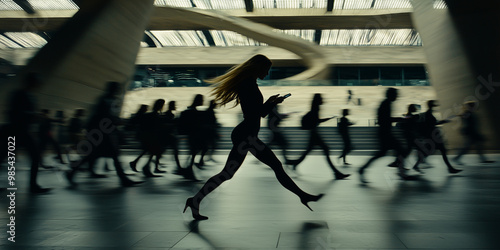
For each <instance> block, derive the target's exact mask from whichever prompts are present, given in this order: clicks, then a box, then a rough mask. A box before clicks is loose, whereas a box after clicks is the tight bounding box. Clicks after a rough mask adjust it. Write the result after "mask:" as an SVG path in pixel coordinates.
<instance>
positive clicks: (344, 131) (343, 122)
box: [338, 116, 353, 163]
mask: <svg viewBox="0 0 500 250" xmlns="http://www.w3.org/2000/svg"><path fill="white" fill-rule="evenodd" d="M352 125H353V123H352V122H350V121H349V119H347V117H345V116H343V117H342V118H340V122H339V124H338V130H339V134H340V136H341V137H342V141H343V142H344V150H343V151H342V154H341V155H340V156H339V158H344V163H345V157H346V156H347V154H349V152H351V150H352V143H351V136H350V135H349V126H352Z"/></svg>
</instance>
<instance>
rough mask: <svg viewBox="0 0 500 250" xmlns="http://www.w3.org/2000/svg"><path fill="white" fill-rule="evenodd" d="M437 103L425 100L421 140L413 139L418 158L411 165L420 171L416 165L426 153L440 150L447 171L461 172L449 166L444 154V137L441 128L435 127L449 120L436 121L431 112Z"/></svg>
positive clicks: (422, 159) (452, 172)
mask: <svg viewBox="0 0 500 250" xmlns="http://www.w3.org/2000/svg"><path fill="white" fill-rule="evenodd" d="M437 106H438V104H437V102H436V101H435V100H429V101H427V107H428V109H427V111H426V112H425V113H424V114H423V119H424V121H423V124H421V125H423V129H422V130H421V131H422V137H423V140H422V141H420V140H416V141H415V140H414V141H415V142H416V143H415V146H416V147H417V150H418V160H417V162H416V163H415V165H414V166H413V169H415V170H416V171H418V172H422V171H421V170H420V168H419V167H418V166H419V164H420V163H422V162H423V161H424V159H425V157H427V156H428V155H430V154H432V153H434V152H435V151H436V149H437V150H439V151H440V152H441V156H442V157H443V161H444V163H445V164H446V166H447V167H448V172H449V173H451V174H456V173H459V172H461V171H462V170H460V169H455V168H454V167H453V166H451V164H450V161H449V160H448V156H446V148H445V146H444V138H443V135H442V133H441V130H440V129H439V128H438V127H437V125H441V124H445V123H448V122H450V120H441V121H438V120H437V119H436V117H434V115H433V114H432V112H434V107H437Z"/></svg>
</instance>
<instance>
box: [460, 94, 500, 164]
mask: <svg viewBox="0 0 500 250" xmlns="http://www.w3.org/2000/svg"><path fill="white" fill-rule="evenodd" d="M478 105H479V103H477V102H474V101H469V102H465V103H464V104H463V106H462V109H463V111H462V114H460V118H461V119H462V128H461V130H460V132H461V133H462V135H463V136H464V138H465V140H464V146H463V147H462V149H461V150H460V151H459V152H458V155H457V156H455V158H453V160H454V161H455V162H456V163H457V164H460V165H461V164H463V163H462V162H460V158H462V156H463V155H464V154H465V153H467V151H469V150H470V149H471V147H472V146H476V150H477V154H478V155H479V160H480V161H481V163H494V161H490V160H488V159H486V157H485V156H484V154H483V142H484V136H483V135H481V133H480V132H479V122H478V118H477V116H476V114H475V112H476V110H477V108H478Z"/></svg>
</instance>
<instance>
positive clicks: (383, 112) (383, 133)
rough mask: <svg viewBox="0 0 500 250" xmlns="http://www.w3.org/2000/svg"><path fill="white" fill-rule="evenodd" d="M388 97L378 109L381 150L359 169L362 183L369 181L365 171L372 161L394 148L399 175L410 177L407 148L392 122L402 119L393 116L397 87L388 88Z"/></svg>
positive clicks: (386, 95) (405, 177)
mask: <svg viewBox="0 0 500 250" xmlns="http://www.w3.org/2000/svg"><path fill="white" fill-rule="evenodd" d="M385 97H386V99H385V100H384V101H382V103H381V104H380V107H379V108H378V111H377V119H378V124H379V128H378V131H377V137H378V140H379V147H380V149H379V151H378V152H377V153H376V154H375V155H374V156H373V157H372V158H370V160H368V162H366V164H365V165H363V166H362V167H361V168H360V169H359V171H358V172H359V179H360V181H361V182H362V183H368V181H367V180H366V179H365V176H364V173H365V171H366V169H367V168H368V167H369V166H370V165H371V163H372V162H373V161H375V160H377V159H378V158H380V157H382V156H385V155H386V154H387V151H389V150H390V149H394V150H395V151H396V155H397V159H396V161H397V164H396V165H397V167H398V169H399V176H400V177H401V178H403V179H410V177H409V176H407V175H406V169H405V168H404V164H403V163H404V159H405V158H406V156H407V153H408V152H407V150H405V149H404V148H403V147H402V146H401V144H400V143H399V141H398V140H397V139H396V137H395V136H394V135H393V134H392V123H393V122H399V121H402V120H403V118H401V117H391V110H392V108H391V104H392V103H393V102H394V101H396V99H397V98H398V90H397V89H395V88H388V89H387V91H386V94H385Z"/></svg>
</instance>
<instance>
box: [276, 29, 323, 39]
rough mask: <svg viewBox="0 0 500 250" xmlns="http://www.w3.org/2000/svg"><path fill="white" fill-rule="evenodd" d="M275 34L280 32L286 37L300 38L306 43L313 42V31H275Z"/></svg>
mask: <svg viewBox="0 0 500 250" xmlns="http://www.w3.org/2000/svg"><path fill="white" fill-rule="evenodd" d="M274 31H276V32H282V33H285V34H288V35H292V36H296V37H300V38H302V39H304V40H306V41H310V42H313V41H314V32H315V31H314V30H278V29H275V30H274Z"/></svg>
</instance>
